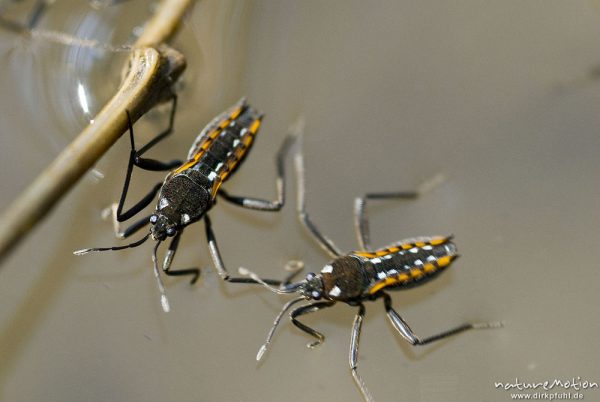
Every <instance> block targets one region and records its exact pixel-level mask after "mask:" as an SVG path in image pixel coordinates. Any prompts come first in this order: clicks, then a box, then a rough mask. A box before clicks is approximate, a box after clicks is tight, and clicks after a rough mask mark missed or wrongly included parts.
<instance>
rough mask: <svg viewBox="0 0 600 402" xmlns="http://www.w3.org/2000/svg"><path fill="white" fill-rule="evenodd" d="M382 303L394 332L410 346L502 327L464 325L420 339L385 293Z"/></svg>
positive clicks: (498, 325) (474, 324) (488, 324)
mask: <svg viewBox="0 0 600 402" xmlns="http://www.w3.org/2000/svg"><path fill="white" fill-rule="evenodd" d="M383 301H384V304H385V311H386V313H387V316H388V318H389V319H390V322H391V323H392V325H393V326H394V328H395V329H396V331H398V333H400V335H401V336H402V337H403V338H404V339H405V340H406V341H407V342H408V343H410V344H411V345H426V344H428V343H432V342H435V341H439V340H441V339H445V338H448V337H450V336H453V335H456V334H460V333H461V332H465V331H468V330H470V329H491V328H502V327H503V326H504V325H503V324H502V323H501V322H483V323H466V324H462V325H459V326H457V327H454V328H451V329H448V330H446V331H443V332H440V333H438V334H435V335H431V336H428V337H426V338H420V337H418V336H417V335H416V334H415V333H414V332H413V330H412V329H411V328H410V327H409V326H408V324H407V323H406V321H404V320H403V319H402V317H400V315H399V314H398V313H397V312H396V311H395V310H394V309H393V308H392V299H391V298H390V296H389V295H388V294H387V293H383Z"/></svg>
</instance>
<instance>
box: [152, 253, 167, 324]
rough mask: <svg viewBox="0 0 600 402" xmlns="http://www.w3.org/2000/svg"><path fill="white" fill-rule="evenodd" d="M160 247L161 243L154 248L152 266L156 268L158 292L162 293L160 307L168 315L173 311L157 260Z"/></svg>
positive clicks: (155, 275)
mask: <svg viewBox="0 0 600 402" xmlns="http://www.w3.org/2000/svg"><path fill="white" fill-rule="evenodd" d="M158 246H160V241H157V242H156V246H154V250H153V251H152V265H153V268H154V277H155V278H156V283H157V284H158V291H159V292H160V305H161V306H162V309H163V311H164V312H165V313H168V312H169V311H170V310H171V306H170V305H169V299H167V293H166V292H165V285H164V284H163V282H162V279H161V278H160V271H159V270H158V262H157V258H156V252H157V251H158Z"/></svg>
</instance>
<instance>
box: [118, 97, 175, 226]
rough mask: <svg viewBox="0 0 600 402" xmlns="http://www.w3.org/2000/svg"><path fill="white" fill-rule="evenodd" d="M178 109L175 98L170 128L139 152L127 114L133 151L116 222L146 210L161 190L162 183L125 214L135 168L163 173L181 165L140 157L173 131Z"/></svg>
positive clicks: (130, 155) (156, 185)
mask: <svg viewBox="0 0 600 402" xmlns="http://www.w3.org/2000/svg"><path fill="white" fill-rule="evenodd" d="M176 107H177V97H176V96H174V97H173V107H172V108H171V116H170V118H169V127H168V128H167V129H166V130H165V131H163V132H162V133H160V134H159V135H157V136H156V137H155V138H154V139H152V140H150V142H148V143H147V144H146V145H144V146H143V147H142V148H141V149H140V150H139V151H136V149H135V140H134V137H133V124H132V122H131V116H130V114H129V111H128V112H127V123H128V125H129V140H130V142H131V151H130V153H129V162H128V163H127V173H126V174H125V183H124V184H123V191H122V192H121V198H120V199H119V203H118V206H117V208H116V213H115V217H116V221H117V222H124V221H126V220H128V219H129V218H131V217H132V216H134V215H135V214H137V213H138V212H140V211H141V210H142V209H144V208H145V207H146V206H148V204H150V203H151V202H152V200H153V199H154V197H156V194H157V193H158V191H159V190H160V188H161V186H162V183H157V184H155V185H154V187H153V188H152V189H151V190H150V192H149V193H148V194H146V196H145V197H144V198H142V199H141V200H140V201H139V202H137V203H136V204H135V205H134V206H133V207H131V208H130V209H128V210H127V211H125V212H123V207H124V205H125V198H126V197H127V191H128V190H129V183H130V181H131V174H132V172H133V166H137V167H139V168H141V169H145V170H152V171H161V170H170V169H173V168H174V167H176V166H179V165H181V161H171V162H167V163H164V162H160V161H156V160H153V159H144V158H140V156H141V155H142V154H143V153H144V152H146V151H147V150H148V149H150V148H151V147H152V146H154V145H155V144H156V143H158V142H159V141H160V140H162V139H163V138H165V137H166V136H167V135H169V134H170V133H171V131H173V124H174V119H175V110H176Z"/></svg>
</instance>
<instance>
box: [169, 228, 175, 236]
mask: <svg viewBox="0 0 600 402" xmlns="http://www.w3.org/2000/svg"><path fill="white" fill-rule="evenodd" d="M175 232H176V230H175V228H168V229H167V236H169V237H171V236H174V235H175Z"/></svg>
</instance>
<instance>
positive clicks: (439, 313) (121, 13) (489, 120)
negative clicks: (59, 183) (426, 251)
mask: <svg viewBox="0 0 600 402" xmlns="http://www.w3.org/2000/svg"><path fill="white" fill-rule="evenodd" d="M26 5H27V4H25V3H22V4H17V5H14V6H12V7H15V8H11V13H12V14H14V15H17V16H18V15H21V14H22V12H23V10H25V9H26ZM151 11H152V5H151V4H150V5H149V4H144V2H142V1H137V0H136V1H130V2H125V3H122V4H119V5H116V6H111V7H101V8H99V9H98V8H94V7H91V6H90V5H89V4H88V3H85V2H77V1H72V2H70V1H62V0H58V1H57V2H55V3H54V4H53V6H52V7H51V8H50V9H49V11H48V13H47V15H46V16H44V18H42V19H41V20H40V24H39V29H44V30H55V31H60V32H64V33H68V34H69V35H73V36H75V37H79V38H85V39H93V40H96V41H98V42H99V43H104V44H110V45H112V46H116V47H118V46H120V45H126V44H130V43H132V42H133V41H134V40H135V32H136V30H137V29H138V28H136V27H139V26H141V24H142V23H143V21H144V20H146V18H147V17H148V16H149V15H150V14H151ZM599 38H600V13H598V10H597V6H596V5H595V3H594V2H587V1H571V2H564V1H560V0H557V1H545V2H543V4H542V3H540V2H523V1H506V2H497V3H493V4H490V3H486V4H485V5H484V4H481V3H478V2H459V3H446V2H380V3H375V4H373V3H366V2H360V1H340V2H319V1H306V2H293V1H252V2H238V1H203V2H200V3H199V4H198V5H197V6H196V8H195V9H194V10H193V12H191V13H190V15H189V16H188V19H187V20H186V23H185V24H184V26H183V27H182V30H181V32H180V34H179V36H178V37H177V40H176V41H175V43H174V46H175V47H176V48H177V49H179V50H181V51H182V52H183V53H184V54H186V56H187V58H188V69H187V71H186V72H185V76H184V79H183V82H182V83H181V84H179V86H180V96H179V100H180V102H179V105H180V106H179V110H178V114H177V117H176V123H175V126H176V130H175V133H174V134H173V136H172V137H171V138H169V139H168V140H166V141H165V142H164V143H163V144H161V146H160V147H158V148H157V149H156V150H153V151H152V152H151V154H150V156H151V157H153V158H157V159H165V160H166V159H173V158H181V157H184V156H185V154H186V152H187V148H188V147H189V145H190V144H191V142H192V141H193V139H194V138H195V136H196V134H197V133H198V132H199V130H201V128H202V127H203V126H204V124H205V123H206V122H208V121H209V120H210V118H211V117H212V116H214V115H215V114H217V113H218V112H220V111H221V110H223V109H225V108H226V107H227V106H229V105H230V104H232V103H233V102H235V101H236V100H237V99H238V98H240V97H241V96H243V95H246V96H247V97H248V99H249V100H250V101H251V102H252V104H253V105H255V106H256V107H258V108H259V109H261V110H263V111H264V112H265V113H266V117H265V120H264V126H263V127H262V129H261V133H260V134H259V136H258V139H257V143H256V145H255V147H254V148H253V150H252V154H251V155H250V156H249V158H248V159H247V161H246V162H245V164H244V166H243V168H242V169H240V171H239V173H236V176H235V177H233V178H232V179H231V180H230V181H229V182H228V183H227V189H228V190H229V191H230V192H231V193H233V194H236V195H237V194H239V195H252V196H258V197H265V198H271V197H273V196H274V194H275V185H274V177H275V174H274V161H273V157H274V155H275V152H276V150H277V149H278V147H279V145H280V143H281V141H282V139H283V137H284V136H285V134H286V130H287V127H288V126H289V125H290V124H292V123H293V122H294V121H296V119H297V118H298V117H299V116H304V119H305V121H306V133H305V138H304V150H305V154H306V169H307V172H306V173H307V191H308V200H307V202H308V208H309V211H310V212H311V213H312V216H313V219H314V220H315V221H316V222H317V224H318V225H319V226H320V227H321V228H322V230H323V231H324V232H325V233H326V234H327V235H328V236H329V237H331V238H332V239H334V240H335V241H336V243H337V244H338V245H339V246H340V248H342V249H343V250H352V249H355V248H356V247H357V245H356V241H355V239H354V233H353V225H352V205H353V198H354V197H356V196H359V195H361V194H363V193H365V192H368V191H386V190H409V189H413V188H416V187H417V186H419V185H420V184H421V183H423V182H424V181H427V180H428V179H430V178H432V177H435V176H436V175H437V174H440V173H441V174H443V176H444V177H445V181H444V182H443V183H441V184H439V185H438V186H437V187H435V188H434V189H432V190H431V191H430V192H429V193H427V194H426V195H424V196H423V197H422V198H421V199H419V200H417V201H414V202H398V203H394V202H380V203H376V204H373V206H372V208H371V209H370V213H371V216H372V225H371V226H372V228H371V230H372V234H373V243H374V244H375V245H377V246H380V245H381V246H382V245H385V244H388V243H390V242H392V241H394V240H398V239H402V238H406V237H410V236H418V235H434V234H449V233H454V235H455V241H456V243H457V246H458V248H459V252H460V254H461V255H462V257H461V259H459V260H458V261H457V262H456V263H455V264H454V265H453V266H452V268H451V269H450V270H449V272H447V273H445V274H444V275H443V276H442V277H440V278H439V279H436V280H435V281H434V282H432V283H430V284H427V285H425V286H423V287H421V288H418V289H414V290H411V291H407V292H403V293H398V294H394V295H393V298H394V306H395V308H396V310H397V311H398V312H399V313H400V314H402V316H403V318H404V319H405V320H406V321H407V322H408V323H410V324H411V326H412V328H413V330H415V332H417V334H419V335H422V336H427V335H430V334H433V333H435V332H436V331H440V330H443V329H445V328H449V327H451V326H453V325H456V324H459V323H461V322H464V321H467V320H474V321H485V320H504V321H505V322H506V327H505V328H504V329H501V330H496V331H481V332H472V333H466V334H463V335H460V336H458V337H457V338H455V339H451V340H448V341H444V342H442V343H440V344H439V345H435V346H431V347H427V348H423V349H413V348H411V347H410V346H407V345H405V343H404V342H403V340H402V339H401V337H399V336H398V335H397V334H396V333H395V332H394V330H393V328H392V327H391V326H390V325H389V323H388V322H387V318H386V316H385V313H384V309H383V305H382V303H381V302H376V303H368V304H367V319H366V321H365V323H364V325H363V336H362V339H361V342H362V343H361V350H360V359H359V364H360V369H361V372H362V375H363V377H364V379H365V381H366V383H367V385H368V386H369V388H370V390H371V392H372V393H373V394H374V396H375V398H376V400H378V401H404V400H406V401H427V402H431V401H482V400H485V401H506V400H509V399H510V395H509V393H508V392H507V391H503V390H498V389H495V388H494V382H498V381H503V382H506V381H511V380H513V379H514V378H515V377H518V378H519V379H520V380H522V381H525V382H527V381H532V382H533V381H540V380H550V381H552V380H553V379H554V378H564V379H570V378H572V377H575V378H577V376H580V377H581V378H582V379H587V380H591V381H597V382H598V381H599V380H600V369H598V365H597V364H596V362H595V361H594V359H593V358H592V357H593V356H596V355H598V352H599V348H598V345H597V342H596V339H597V338H598V335H599V333H600V326H599V324H598V323H597V320H595V316H596V315H597V314H596V305H597V304H598V302H599V301H600V300H599V299H598V296H597V291H596V281H597V279H598V273H597V267H596V266H595V265H596V263H595V260H596V259H595V253H594V250H595V245H596V244H597V243H598V241H599V240H600V238H599V235H598V230H597V228H598V225H599V224H600V213H598V205H600V203H599V201H600V190H599V188H598V183H600V180H599V178H600V167H599V164H598V158H597V156H598V154H599V152H600V135H599V134H598V133H599V130H598V128H599V127H600V117H599V116H600V114H599V113H598V110H600V85H599V83H598V81H597V79H596V78H595V77H596V76H597V75H594V74H593V71H595V70H597V66H598V64H599V63H600V56H599V53H598V44H599V41H600V39H599ZM127 56H128V52H126V51H117V52H115V51H111V50H107V49H105V48H104V49H103V48H89V47H81V46H75V45H71V46H66V45H64V44H57V43H51V42H49V41H47V40H44V39H43V38H39V37H38V38H24V37H20V36H18V35H16V34H14V33H12V32H7V31H5V30H0V65H1V69H0V71H2V74H1V75H0V86H1V88H2V92H1V97H0V128H1V130H2V133H1V134H0V186H1V187H0V188H1V189H2V191H0V207H2V208H3V207H5V206H6V205H8V204H9V202H10V201H11V200H12V199H14V198H15V196H16V195H17V194H18V193H19V192H20V191H21V190H22V189H23V188H24V187H25V186H26V185H27V183H29V182H30V181H31V180H32V179H33V178H34V177H35V176H36V175H37V174H38V173H39V172H40V171H41V170H42V169H44V167H45V166H47V165H48V163H50V161H51V160H52V159H53V158H54V157H55V156H56V154H58V152H59V150H60V149H61V148H62V147H63V146H64V145H65V144H66V143H68V142H69V141H70V140H71V139H72V138H74V136H75V135H76V134H77V133H78V132H79V131H80V130H81V128H83V127H84V126H85V125H86V124H87V123H88V122H89V121H90V119H92V118H93V116H94V114H95V113H96V112H97V111H98V109H99V108H100V107H101V106H102V105H103V104H104V102H105V101H106V100H107V99H109V98H110V96H111V94H112V93H113V92H114V90H115V88H117V87H118V84H119V80H120V74H121V67H122V65H123V63H124V61H125V60H126V57H127ZM167 113H168V108H165V107H162V108H158V109H157V110H155V111H153V112H151V113H150V114H149V115H148V116H146V117H145V118H144V119H143V120H142V121H140V122H139V123H137V124H136V126H135V129H136V138H139V139H140V143H142V142H143V141H144V140H147V139H149V138H151V137H152V136H153V134H155V133H157V132H158V131H159V130H160V129H161V127H164V125H165V124H166V116H167ZM128 147H129V144H128V143H127V141H126V140H121V141H119V142H118V143H117V144H116V146H115V147H114V148H113V149H111V151H110V152H109V153H108V154H107V155H106V156H105V157H104V158H102V160H101V161H100V162H99V164H98V166H97V169H98V170H99V171H101V172H102V173H103V174H104V176H105V177H104V179H102V180H97V179H95V178H94V176H93V175H91V174H90V175H88V177H86V178H84V180H82V181H81V182H80V183H79V185H78V186H77V187H76V188H75V189H74V190H73V191H71V192H70V193H69V194H68V195H67V196H66V197H65V199H64V200H63V201H62V202H61V204H60V205H59V206H58V207H57V208H56V209H55V210H54V211H53V212H52V214H51V215H50V216H49V217H48V218H47V219H46V220H45V221H44V222H43V223H42V224H41V225H40V226H39V227H38V228H37V229H36V230H35V231H34V232H33V233H32V234H31V235H30V236H29V237H28V239H27V240H26V241H24V242H23V243H22V244H21V246H20V247H19V249H18V250H16V251H15V253H14V254H13V255H12V256H11V257H10V258H9V259H8V260H7V261H6V263H5V264H4V265H3V266H2V268H1V272H0V295H1V296H0V297H1V300H2V303H1V304H0V306H1V307H0V360H1V361H2V363H1V364H0V400H2V401H49V400H56V401H59V400H60V401H81V400H86V401H106V400H115V401H138V400H139V401H148V400H150V401H164V400H177V401H197V400H202V401H211V402H212V401H279V400H282V399H285V400H287V401H290V402H291V401H299V402H300V401H302V402H304V401H307V400H314V401H353V400H356V401H359V400H361V398H360V395H359V394H358V390H357V389H356V387H355V386H354V384H353V382H352V378H351V376H350V372H349V368H348V363H347V361H348V359H347V354H348V347H349V341H350V328H351V325H352V319H353V316H354V314H355V309H354V308H348V307H347V306H345V305H338V306H336V307H335V308H332V309H329V310H328V311H322V312H319V313H317V314H314V315H313V316H308V317H307V318H306V319H305V322H306V323H308V324H309V325H312V326H314V327H315V328H317V329H319V330H320V331H321V332H323V333H324V334H325V335H326V337H327V339H326V342H325V343H324V345H323V346H322V347H321V348H319V349H317V350H307V349H306V348H305V346H304V345H305V344H306V343H307V342H308V341H310V339H307V338H306V336H305V335H304V334H303V333H301V332H300V331H298V330H297V329H296V328H294V327H293V326H292V325H291V324H289V323H284V324H283V325H282V328H280V330H279V332H278V334H277V335H276V336H275V338H274V341H273V344H272V347H271V349H270V351H269V353H268V354H267V355H266V356H265V360H264V362H262V363H260V364H258V365H257V364H256V362H255V355H256V352H257V350H258V347H259V346H260V345H261V344H262V343H263V342H264V337H265V336H266V334H267V331H268V329H269V326H270V325H271V322H272V319H273V318H274V316H275V315H276V313H277V311H278V310H279V308H280V307H281V305H282V304H283V303H284V302H285V301H286V300H287V298H285V297H282V296H281V297H280V296H275V295H273V294H271V293H269V292H267V291H264V290H261V289H256V288H251V287H244V286H237V287H236V286H234V285H230V286H225V285H224V284H222V283H221V281H220V280H219V278H218V276H217V274H216V272H215V271H214V270H213V269H212V268H210V265H211V262H210V258H209V255H208V250H207V247H206V239H205V236H204V230H203V228H202V227H201V226H202V225H201V224H199V225H195V226H192V227H190V228H189V230H186V233H185V236H184V238H183V240H182V243H181V245H180V250H179V252H178V255H177V258H176V260H175V262H174V264H175V266H177V267H191V266H198V267H200V268H203V274H202V277H201V279H200V280H199V282H198V284H196V285H195V286H190V285H189V284H188V283H186V282H185V279H176V278H175V279H174V278H166V279H165V283H166V286H167V292H168V294H169V297H170V299H171V305H172V312H171V313H169V314H164V313H163V312H162V311H161V308H160V304H159V302H158V293H157V290H156V287H155V283H154V278H153V276H152V272H151V260H150V252H151V247H150V245H145V246H142V247H139V248H138V249H135V250H129V251H124V252H118V253H117V252H115V253H105V254H97V255H88V256H85V257H75V256H73V255H72V251H73V250H76V249H79V248H83V247H90V246H105V245H111V244H118V241H117V240H116V239H114V238H113V236H112V232H111V225H110V224H109V223H108V222H103V221H102V220H101V218H100V211H101V210H102V209H103V208H104V207H106V206H107V205H109V204H110V203H111V202H114V201H116V200H117V199H118V196H119V194H120V191H121V187H122V180H123V178H124V173H125V167H126V163H127V157H128V152H129V148H128ZM288 167H290V168H291V164H290V165H289V166H288ZM162 178H163V174H162V173H152V172H141V171H140V172H135V174H134V178H133V187H132V189H131V192H130V195H129V200H131V202H133V201H134V200H136V199H139V198H141V197H142V196H143V195H144V194H145V193H146V192H147V190H148V188H150V187H151V186H152V185H153V184H155V183H157V182H159V181H161V180H162ZM288 191H289V195H290V197H288V204H287V206H286V208H285V210H284V211H283V212H282V213H281V214H268V213H258V212H251V211H245V210H240V209H238V208H236V207H234V206H230V205H227V204H226V203H224V202H220V203H219V205H217V206H216V207H215V208H214V209H213V211H211V218H212V220H213V226H214V229H215V232H216V236H217V238H218V240H219V244H220V246H221V251H222V253H223V256H224V258H225V261H226V263H227V264H228V266H229V269H230V271H232V272H234V271H235V270H236V269H237V267H238V266H240V265H243V266H246V267H248V268H251V269H253V270H255V271H258V272H260V273H262V274H264V275H265V276H280V275H282V274H283V272H282V268H283V266H284V265H285V263H286V262H287V261H288V260H292V259H301V260H304V261H305V263H306V265H307V267H308V270H312V271H317V270H319V269H320V267H321V266H322V265H324V264H325V263H327V261H328V258H327V256H326V255H324V254H323V253H322V252H321V251H320V250H319V249H318V248H317V247H316V245H315V244H313V242H312V241H311V239H310V238H309V237H308V236H307V235H306V233H305V232H304V230H303V229H302V228H301V227H300V226H299V224H298V223H297V221H296V218H295V213H294V207H295V199H294V195H295V192H294V183H293V181H291V182H290V185H289V186H288ZM0 224H1V222H0ZM146 246H147V247H146ZM599 392H600V391H598V390H589V391H587V392H585V398H586V399H587V400H595V399H597V398H598V395H600V394H599Z"/></svg>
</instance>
